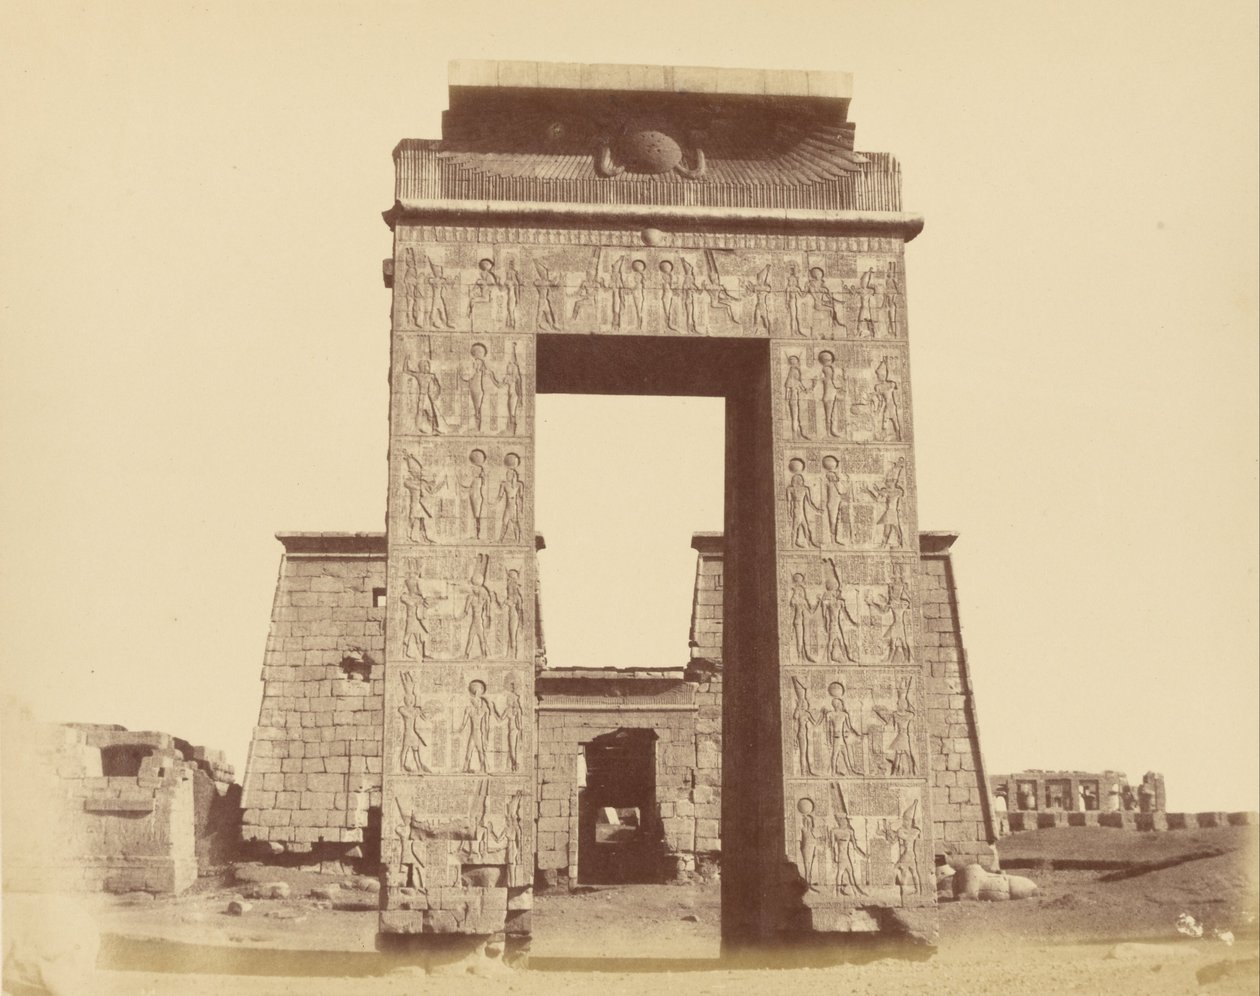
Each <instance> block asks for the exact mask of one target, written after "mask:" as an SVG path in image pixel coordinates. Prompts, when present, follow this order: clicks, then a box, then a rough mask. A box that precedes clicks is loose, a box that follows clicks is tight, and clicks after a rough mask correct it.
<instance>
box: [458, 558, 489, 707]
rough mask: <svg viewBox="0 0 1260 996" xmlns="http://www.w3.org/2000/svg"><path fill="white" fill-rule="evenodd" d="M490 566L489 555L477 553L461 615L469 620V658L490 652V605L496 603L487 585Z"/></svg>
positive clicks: (484, 656)
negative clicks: (475, 564)
mask: <svg viewBox="0 0 1260 996" xmlns="http://www.w3.org/2000/svg"><path fill="white" fill-rule="evenodd" d="M489 566H490V558H489V556H487V555H486V554H484V553H479V554H477V567H476V569H474V571H473V575H472V577H471V578H470V579H469V582H468V584H469V587H468V597H467V598H466V599H465V600H464V611H463V612H461V613H460V616H459V618H460V619H461V620H463V619H467V620H468V636H467V638H466V639H465V640H464V656H465V657H467V658H468V659H469V660H473V659H481V660H484V659H485V658H486V657H487V656H488V655H489V653H490V621H491V620H490V606H491V605H492V604H493V603H494V596H493V595H492V594H491V593H490V589H489V588H487V587H486V571H487V570H488V569H489ZM483 691H484V686H483Z"/></svg>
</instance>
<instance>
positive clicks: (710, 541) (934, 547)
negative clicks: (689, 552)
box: [691, 530, 958, 557]
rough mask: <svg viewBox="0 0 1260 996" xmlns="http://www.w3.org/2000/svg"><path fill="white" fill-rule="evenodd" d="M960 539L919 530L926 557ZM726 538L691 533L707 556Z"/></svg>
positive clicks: (719, 552)
mask: <svg viewBox="0 0 1260 996" xmlns="http://www.w3.org/2000/svg"><path fill="white" fill-rule="evenodd" d="M957 541H958V533H952V532H923V531H922V530H920V532H919V553H920V554H921V555H923V556H925V557H930V556H933V555H940V554H944V553H948V552H949V551H950V549H951V548H952V547H953V545H954V544H955V543H956V542H957ZM723 542H724V538H723V535H722V533H720V532H702V533H692V534H691V548H692V549H693V550H695V551H696V552H698V553H700V554H703V555H705V556H711V557H712V556H717V557H720V556H722V550H723Z"/></svg>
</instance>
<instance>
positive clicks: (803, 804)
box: [796, 798, 818, 892]
mask: <svg viewBox="0 0 1260 996" xmlns="http://www.w3.org/2000/svg"><path fill="white" fill-rule="evenodd" d="M796 811H797V812H798V813H800V814H801V821H800V828H801V833H800V849H801V871H803V872H804V873H805V884H806V886H808V887H809V891H810V892H817V891H818V889H817V883H816V882H815V881H814V862H815V860H816V859H817V856H818V831H817V829H816V828H815V826H814V800H813V799H810V798H801V799H798V800H797V802H796Z"/></svg>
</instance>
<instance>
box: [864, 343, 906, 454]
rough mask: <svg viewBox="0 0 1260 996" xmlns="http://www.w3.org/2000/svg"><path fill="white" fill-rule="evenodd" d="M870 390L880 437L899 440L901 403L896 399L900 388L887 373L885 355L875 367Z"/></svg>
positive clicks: (886, 358)
mask: <svg viewBox="0 0 1260 996" xmlns="http://www.w3.org/2000/svg"><path fill="white" fill-rule="evenodd" d="M871 390H872V393H873V394H874V396H875V397H874V408H875V419H876V424H877V425H878V426H879V430H878V432H879V436H880V438H881V439H892V440H894V441H896V442H901V404H900V401H899V399H898V396H899V392H900V388H899V386H898V384H897V382H896V381H895V380H893V379H892V378H891V377H889V375H888V357H887V356H885V357H884V358H883V359H882V360H881V361H880V363H879V365H878V366H877V367H876V368H875V386H874V387H873V388H872V389H871ZM889 433H891V435H889Z"/></svg>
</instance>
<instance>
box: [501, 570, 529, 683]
mask: <svg viewBox="0 0 1260 996" xmlns="http://www.w3.org/2000/svg"><path fill="white" fill-rule="evenodd" d="M503 607H504V608H505V609H506V610H507V643H508V653H507V655H508V658H509V659H511V660H514V661H515V660H519V659H520V656H521V654H520V650H521V633H522V632H523V631H524V629H525V593H524V591H522V590H521V572H520V571H518V570H517V569H516V568H514V567H513V568H511V569H510V570H508V572H507V579H506V581H505V582H504V598H503ZM513 688H515V686H513Z"/></svg>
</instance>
